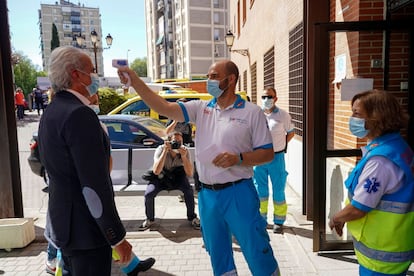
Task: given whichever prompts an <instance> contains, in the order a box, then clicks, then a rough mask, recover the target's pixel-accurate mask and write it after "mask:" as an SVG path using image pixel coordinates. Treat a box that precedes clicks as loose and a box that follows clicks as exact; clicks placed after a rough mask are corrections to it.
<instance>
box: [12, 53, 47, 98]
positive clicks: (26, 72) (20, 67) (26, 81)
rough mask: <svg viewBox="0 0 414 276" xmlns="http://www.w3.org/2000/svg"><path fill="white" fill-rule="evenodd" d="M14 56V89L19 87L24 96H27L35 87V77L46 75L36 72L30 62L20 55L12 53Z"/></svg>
mask: <svg viewBox="0 0 414 276" xmlns="http://www.w3.org/2000/svg"><path fill="white" fill-rule="evenodd" d="M14 55H15V56H17V57H18V59H17V60H18V61H17V64H15V65H14V66H13V72H14V82H15V84H16V88H17V87H21V88H22V89H23V93H24V95H25V96H27V95H28V94H30V93H32V91H33V88H34V87H36V84H37V77H38V76H42V75H45V74H46V73H44V72H40V71H39V72H38V71H37V68H36V66H34V65H33V63H32V61H31V60H30V59H29V58H28V57H27V56H24V55H23V54H22V53H14Z"/></svg>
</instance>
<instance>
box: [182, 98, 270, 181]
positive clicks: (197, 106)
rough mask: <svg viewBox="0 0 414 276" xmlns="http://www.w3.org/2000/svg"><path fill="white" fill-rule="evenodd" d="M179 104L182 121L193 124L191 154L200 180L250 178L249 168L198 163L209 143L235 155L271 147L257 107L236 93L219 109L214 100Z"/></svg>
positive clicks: (263, 119)
mask: <svg viewBox="0 0 414 276" xmlns="http://www.w3.org/2000/svg"><path fill="white" fill-rule="evenodd" d="M179 104H180V106H181V108H182V111H183V114H184V119H185V121H186V122H189V121H191V122H194V123H195V125H196V127H197V135H196V138H195V143H196V145H197V146H196V147H195V156H196V165H197V170H198V174H199V178H200V181H201V182H203V183H206V184H216V183H226V182H231V181H236V180H239V179H241V178H251V177H252V175H253V168H252V167H247V166H232V167H230V168H228V169H223V168H218V167H216V166H214V165H213V164H212V163H211V162H204V163H201V162H200V160H199V159H200V156H199V155H200V153H203V152H205V150H206V149H208V148H209V147H211V145H216V147H218V148H219V149H220V151H221V152H225V151H226V152H231V153H235V154H239V153H243V152H251V151H253V150H254V149H258V148H272V137H271V135H270V132H269V128H268V126H267V122H266V118H265V116H264V114H263V111H262V110H261V109H260V107H258V106H257V105H255V104H252V103H250V102H246V101H244V100H243V99H242V98H241V97H240V96H239V95H237V99H236V101H235V102H234V104H232V105H230V106H228V107H227V108H225V109H223V110H222V109H220V107H219V106H218V104H217V100H216V99H213V100H211V101H200V100H194V101H189V102H186V103H179Z"/></svg>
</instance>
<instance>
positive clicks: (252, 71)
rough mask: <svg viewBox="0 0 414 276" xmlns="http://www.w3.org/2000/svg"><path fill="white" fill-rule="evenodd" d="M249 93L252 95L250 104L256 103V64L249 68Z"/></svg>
mask: <svg viewBox="0 0 414 276" xmlns="http://www.w3.org/2000/svg"><path fill="white" fill-rule="evenodd" d="M250 74H251V76H250V78H251V79H250V86H251V88H250V92H251V95H252V102H253V103H257V63H256V62H255V63H254V64H253V65H252V66H250Z"/></svg>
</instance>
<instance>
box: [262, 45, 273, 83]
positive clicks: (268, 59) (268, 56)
mask: <svg viewBox="0 0 414 276" xmlns="http://www.w3.org/2000/svg"><path fill="white" fill-rule="evenodd" d="M263 84H264V87H263V89H264V88H266V87H268V86H270V87H274V86H275V47H272V48H271V49H270V50H269V51H267V52H266V53H265V55H264V57H263Z"/></svg>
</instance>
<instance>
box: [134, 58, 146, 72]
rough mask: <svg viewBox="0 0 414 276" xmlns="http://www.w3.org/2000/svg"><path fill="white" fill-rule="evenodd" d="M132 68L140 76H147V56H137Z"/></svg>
mask: <svg viewBox="0 0 414 276" xmlns="http://www.w3.org/2000/svg"><path fill="white" fill-rule="evenodd" d="M131 69H132V70H134V71H135V73H137V74H138V76H140V77H146V76H147V58H136V59H135V60H134V61H133V62H132V64H131Z"/></svg>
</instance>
